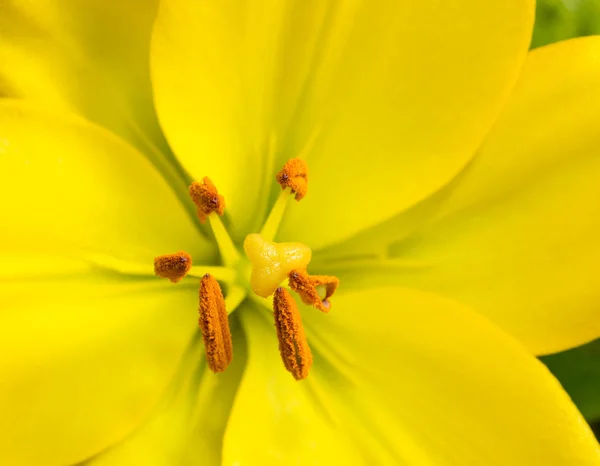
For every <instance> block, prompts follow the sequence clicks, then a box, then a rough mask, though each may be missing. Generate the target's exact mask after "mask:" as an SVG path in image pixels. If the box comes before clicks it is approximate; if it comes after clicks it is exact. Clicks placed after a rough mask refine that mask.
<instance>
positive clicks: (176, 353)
mask: <svg viewBox="0 0 600 466" xmlns="http://www.w3.org/2000/svg"><path fill="white" fill-rule="evenodd" d="M69 272H70V270H68V269H65V270H64V273H63V275H62V276H61V275H57V274H55V275H50V276H47V277H45V278H40V277H29V278H21V279H12V280H10V279H7V280H3V281H1V282H0V301H1V302H2V311H1V312H0V373H1V379H0V380H1V381H0V412H2V417H1V418H0V463H1V464H6V465H11V466H32V465H35V466H45V465H49V466H50V465H57V464H75V463H78V462H80V461H83V460H84V459H86V458H88V457H90V456H92V455H95V454H97V453H98V452H100V451H102V450H104V449H105V448H107V447H109V446H111V445H112V444H114V443H115V442H118V441H120V440H121V439H123V438H124V437H125V436H126V435H128V434H129V433H130V432H131V431H132V430H133V429H134V428H136V427H137V425H138V424H139V423H140V422H141V421H142V420H143V419H145V418H146V417H147V416H148V415H149V413H150V412H151V411H152V410H153V409H154V407H155V405H156V404H157V403H158V401H159V400H160V398H161V396H162V393H163V392H164V391H165V390H166V388H167V386H168V385H169V383H170V381H171V379H172V377H173V375H174V374H175V372H176V369H177V367H178V363H179V360H180V358H181V357H182V355H183V353H184V351H185V348H186V346H187V345H188V343H189V341H190V338H191V336H192V334H193V332H195V331H196V328H197V327H196V320H197V319H196V312H195V310H196V307H197V291H196V288H195V287H194V288H190V287H187V288H179V289H178V291H176V290H175V289H174V288H173V285H172V284H170V283H169V282H167V281H159V280H152V281H148V280H131V279H130V280H125V279H123V278H121V277H119V276H115V275H113V274H108V273H106V272H103V271H101V270H97V269H93V268H88V270H86V271H83V270H82V269H81V268H80V269H78V270H77V272H76V274H74V273H69Z"/></svg>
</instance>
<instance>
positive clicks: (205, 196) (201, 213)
mask: <svg viewBox="0 0 600 466" xmlns="http://www.w3.org/2000/svg"><path fill="white" fill-rule="evenodd" d="M189 193H190V197H191V198H192V201H194V204H196V207H197V213H198V218H199V219H200V221H201V222H202V223H204V222H205V221H206V218H207V217H208V216H209V215H210V214H212V213H213V212H216V213H218V214H219V215H223V212H224V211H225V198H224V197H223V196H221V195H220V194H219V191H218V190H217V187H216V186H215V185H214V183H213V182H212V181H211V180H210V178H208V177H207V176H205V177H204V178H203V179H202V183H198V182H197V181H194V182H193V183H192V184H191V185H190V189H189Z"/></svg>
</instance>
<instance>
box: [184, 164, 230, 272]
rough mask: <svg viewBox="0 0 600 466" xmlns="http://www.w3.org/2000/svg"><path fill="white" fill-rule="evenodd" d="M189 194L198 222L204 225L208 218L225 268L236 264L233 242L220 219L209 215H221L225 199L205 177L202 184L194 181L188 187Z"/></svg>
mask: <svg viewBox="0 0 600 466" xmlns="http://www.w3.org/2000/svg"><path fill="white" fill-rule="evenodd" d="M189 193H190V197H191V198H192V201H194V204H196V207H197V212H198V218H199V219H200V221H201V222H202V223H204V222H205V221H206V219H207V218H208V220H209V222H210V226H211V228H212V231H213V234H214V235H215V240H216V241H217V246H218V247H219V252H220V253H221V258H222V259H223V263H224V264H225V265H226V266H231V265H233V264H235V263H237V262H238V260H239V258H240V256H239V254H238V251H237V249H236V247H235V245H234V244H233V241H231V238H230V236H229V234H228V233H227V230H226V229H225V227H224V226H223V223H222V222H221V219H220V218H219V217H218V216H217V215H211V214H212V213H213V212H216V213H217V214H218V215H223V213H224V211H225V198H224V197H223V196H221V195H220V194H219V191H218V190H217V187H216V186H215V185H214V183H213V182H212V181H211V180H210V178H208V177H207V176H205V177H204V178H202V183H198V182H196V181H194V182H193V183H192V184H191V185H190V189H189Z"/></svg>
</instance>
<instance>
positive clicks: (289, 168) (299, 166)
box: [277, 159, 308, 201]
mask: <svg viewBox="0 0 600 466" xmlns="http://www.w3.org/2000/svg"><path fill="white" fill-rule="evenodd" d="M277 182H278V183H279V184H280V185H281V189H285V188H290V189H291V190H292V192H294V193H295V194H296V200H297V201H299V200H300V199H302V198H303V197H304V196H306V192H307V191H308V166H307V165H306V162H305V161H304V160H301V159H290V160H288V161H287V162H286V163H285V165H284V166H283V168H282V169H281V171H280V172H279V173H277Z"/></svg>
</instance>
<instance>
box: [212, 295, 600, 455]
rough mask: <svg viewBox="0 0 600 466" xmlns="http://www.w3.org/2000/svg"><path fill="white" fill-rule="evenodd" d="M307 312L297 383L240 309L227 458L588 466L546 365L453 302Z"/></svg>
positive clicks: (397, 301) (587, 436)
mask: <svg viewBox="0 0 600 466" xmlns="http://www.w3.org/2000/svg"><path fill="white" fill-rule="evenodd" d="M335 309H336V311H335V312H332V313H331V314H328V315H327V316H323V315H322V314H320V313H317V312H316V311H314V310H311V309H310V308H308V307H305V306H302V310H301V312H302V313H303V319H304V321H305V323H306V324H307V326H308V328H307V334H308V339H309V344H310V345H311V347H312V349H313V356H314V359H315V362H314V365H313V368H312V370H311V373H310V374H309V376H308V378H307V379H306V380H305V381H303V382H296V381H294V380H293V379H292V377H291V376H290V375H289V374H288V373H286V372H285V371H284V370H283V369H282V368H281V365H282V364H281V361H280V360H279V355H278V352H277V340H276V338H275V336H274V335H275V332H274V329H273V328H272V324H271V323H270V322H269V320H268V319H266V318H265V317H264V316H266V313H265V314H264V315H263V316H259V315H257V314H254V315H252V314H244V315H243V320H244V323H245V328H246V330H247V333H248V338H249V354H248V358H249V359H248V367H247V371H246V374H245V376H244V378H243V380H242V383H241V386H240V391H239V393H238V395H237V397H236V401H235V405H234V408H233V411H232V413H231V416H230V423H229V427H228V429H227V433H226V436H225V445H224V459H225V464H236V462H239V464H249V465H252V464H256V465H265V464H266V465H271V464H314V461H315V460H316V459H321V462H322V463H323V464H328V460H329V458H336V457H337V455H338V454H339V455H342V456H341V457H340V458H341V460H340V461H338V462H336V460H335V459H332V464H406V465H419V466H420V465H427V466H453V465H460V466H470V465H472V466H481V465H486V466H506V465H511V466H521V465H522V466H532V465H540V466H542V465H543V466H572V465H575V464H576V465H581V466H584V465H588V466H591V465H596V466H597V465H598V464H600V452H599V450H598V445H597V443H596V441H595V439H594V437H593V435H592V433H591V431H590V430H589V428H588V427H587V426H586V424H585V422H584V421H583V419H582V418H581V416H580V414H579V413H578V412H577V410H576V409H575V407H574V405H573V404H572V402H571V401H570V399H569V397H568V396H567V394H566V393H565V392H564V391H563V390H562V388H561V387H560V385H559V383H558V382H557V381H556V379H554V378H553V377H552V376H551V375H550V373H549V372H548V371H547V369H546V368H545V367H544V366H543V365H542V364H541V363H540V362H539V361H537V360H536V359H535V358H534V357H533V356H531V355H529V354H528V353H527V352H526V351H525V350H524V349H523V348H522V347H521V346H520V345H519V344H518V343H517V342H515V341H514V340H513V339H512V338H511V337H509V336H507V335H506V334H504V333H502V332H501V331H500V330H498V329H497V328H496V327H495V326H493V325H492V324H491V323H489V321H487V320H486V319H484V318H482V317H481V316H479V315H477V314H476V313H473V312H471V311H469V310H468V309H466V308H463V307H461V306H460V305H458V304H457V303H455V302H451V301H448V300H445V299H443V298H439V297H437V296H435V295H427V294H425V293H422V292H417V291H409V290H402V289H398V288H381V289H374V290H372V291H370V292H369V293H360V292H355V293H346V294H343V293H339V294H336V303H335Z"/></svg>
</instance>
